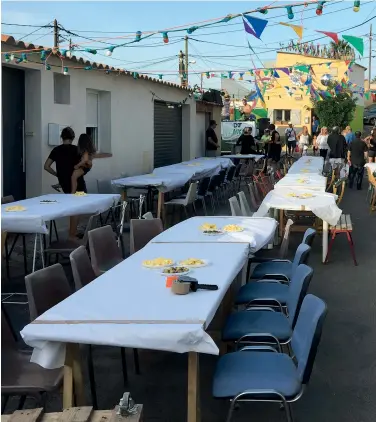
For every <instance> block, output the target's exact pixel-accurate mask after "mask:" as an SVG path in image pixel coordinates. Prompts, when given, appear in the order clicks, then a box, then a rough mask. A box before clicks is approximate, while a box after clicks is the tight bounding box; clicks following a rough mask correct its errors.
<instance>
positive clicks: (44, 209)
mask: <svg viewBox="0 0 376 422" xmlns="http://www.w3.org/2000/svg"><path fill="white" fill-rule="evenodd" d="M42 200H50V201H51V200H56V201H57V202H56V203H50V204H41V203H40V201H42ZM119 200H120V195H118V194H108V195H107V194H87V195H85V196H75V195H66V194H58V193H53V194H50V195H42V196H37V197H35V198H29V199H24V200H22V201H17V202H12V203H11V204H4V205H2V206H1V228H2V230H6V231H8V232H10V233H45V234H46V233H48V228H47V226H46V223H47V222H48V221H51V220H56V219H58V218H62V217H70V216H73V215H82V214H95V213H98V212H104V211H106V210H108V209H109V208H110V207H112V205H114V203H117V202H118V201H119ZM13 205H22V206H23V207H25V208H26V210H25V211H17V212H7V211H5V210H6V208H7V207H9V206H13Z"/></svg>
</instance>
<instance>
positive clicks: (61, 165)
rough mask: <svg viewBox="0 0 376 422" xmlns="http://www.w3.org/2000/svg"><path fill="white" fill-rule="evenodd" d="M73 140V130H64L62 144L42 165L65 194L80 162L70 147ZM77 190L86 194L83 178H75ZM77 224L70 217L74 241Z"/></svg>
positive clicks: (69, 128) (70, 231) (75, 152)
mask: <svg viewBox="0 0 376 422" xmlns="http://www.w3.org/2000/svg"><path fill="white" fill-rule="evenodd" d="M74 138H75V133H74V130H73V129H72V128H71V127H66V128H64V129H63V130H62V131H61V140H62V141H63V143H62V144H61V145H59V146H57V147H55V148H54V149H53V150H52V151H51V153H50V155H49V156H48V158H47V160H46V162H45V163H44V169H45V170H46V171H47V172H48V173H50V174H52V175H53V176H55V177H57V178H58V180H59V184H60V186H61V189H62V190H63V192H64V193H65V194H70V193H71V191H72V184H71V177H72V174H73V171H74V166H75V165H77V164H78V163H79V161H80V156H79V153H78V149H77V146H76V145H72V142H73V140H74ZM53 163H55V168H56V170H54V169H53V168H52V167H51V166H52V164H53ZM77 190H78V191H80V192H87V190H86V184H85V180H84V178H83V176H81V177H78V178H77ZM77 224H78V217H77V216H72V217H70V223H69V237H70V238H71V239H75V237H76V231H77Z"/></svg>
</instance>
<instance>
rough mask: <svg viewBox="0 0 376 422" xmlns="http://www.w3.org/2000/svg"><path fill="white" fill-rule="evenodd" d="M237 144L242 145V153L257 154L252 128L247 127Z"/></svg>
mask: <svg viewBox="0 0 376 422" xmlns="http://www.w3.org/2000/svg"><path fill="white" fill-rule="evenodd" d="M236 145H241V149H240V154H257V152H256V151H255V149H254V148H255V139H254V138H253V136H252V129H251V128H249V127H245V128H244V130H243V133H242V135H240V137H239V139H238V141H237V142H236Z"/></svg>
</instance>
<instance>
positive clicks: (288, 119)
mask: <svg viewBox="0 0 376 422" xmlns="http://www.w3.org/2000/svg"><path fill="white" fill-rule="evenodd" d="M283 120H284V121H285V122H289V121H290V120H291V110H285V118H284V119H283Z"/></svg>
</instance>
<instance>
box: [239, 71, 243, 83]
mask: <svg viewBox="0 0 376 422" xmlns="http://www.w3.org/2000/svg"><path fill="white" fill-rule="evenodd" d="M243 75H244V72H242V73H239V81H242V80H243Z"/></svg>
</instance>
